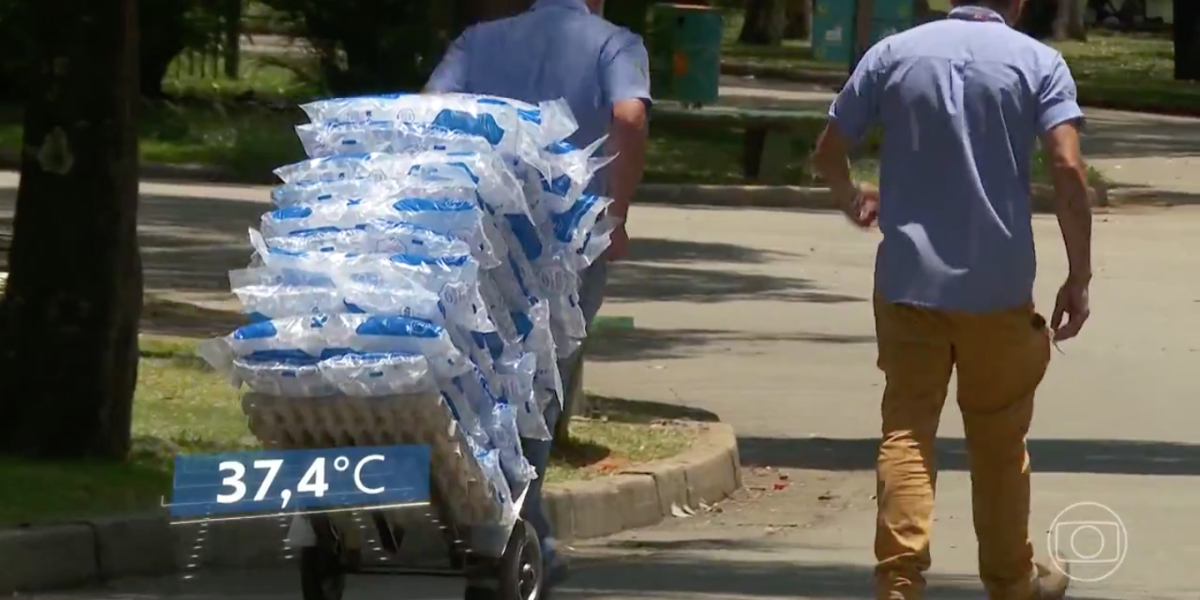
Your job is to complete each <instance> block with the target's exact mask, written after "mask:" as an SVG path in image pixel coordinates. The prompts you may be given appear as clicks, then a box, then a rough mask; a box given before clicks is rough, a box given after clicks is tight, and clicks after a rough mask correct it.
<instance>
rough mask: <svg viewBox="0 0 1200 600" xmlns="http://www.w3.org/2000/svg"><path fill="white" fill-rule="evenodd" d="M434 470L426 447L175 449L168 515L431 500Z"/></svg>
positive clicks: (205, 515) (278, 510) (208, 514)
mask: <svg viewBox="0 0 1200 600" xmlns="http://www.w3.org/2000/svg"><path fill="white" fill-rule="evenodd" d="M429 468H430V467H429V447H428V446H380V447H349V448H328V449H320V450H262V451H255V452H227V453H222V454H188V455H178V456H176V457H175V482H174V486H173V489H172V491H171V516H173V517H177V518H204V517H217V516H222V515H234V514H237V515H249V514H257V513H268V514H275V513H281V512H304V511H319V510H330V509H338V508H352V507H360V506H362V507H367V506H382V505H390V504H406V503H414V502H428V501H429V476H430V473H429Z"/></svg>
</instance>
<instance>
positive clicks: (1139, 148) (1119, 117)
mask: <svg viewBox="0 0 1200 600" xmlns="http://www.w3.org/2000/svg"><path fill="white" fill-rule="evenodd" d="M1084 112H1089V111H1087V110H1085V111H1084ZM1087 119H1088V124H1087V129H1086V131H1085V133H1084V136H1083V140H1082V146H1083V153H1084V156H1086V157H1088V158H1145V157H1147V156H1154V157H1161V158H1174V157H1184V156H1195V155H1197V154H1200V144H1197V143H1196V140H1197V139H1200V120H1196V119H1178V118H1164V117H1158V116H1155V115H1139V114H1135V113H1109V112H1100V113H1095V112H1091V113H1090V114H1088V116H1087Z"/></svg>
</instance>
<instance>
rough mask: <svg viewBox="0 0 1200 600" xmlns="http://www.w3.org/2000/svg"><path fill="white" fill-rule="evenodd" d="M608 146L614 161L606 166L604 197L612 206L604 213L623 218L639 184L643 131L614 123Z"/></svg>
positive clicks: (642, 129)
mask: <svg viewBox="0 0 1200 600" xmlns="http://www.w3.org/2000/svg"><path fill="white" fill-rule="evenodd" d="M609 147H610V148H611V150H612V152H613V153H615V154H616V158H615V159H614V160H613V162H612V164H611V165H609V167H608V169H609V177H608V195H609V196H610V197H611V198H612V199H613V203H612V204H611V205H610V206H609V208H608V213H609V214H610V215H612V216H614V217H617V218H620V219H624V218H625V217H626V215H627V214H628V213H629V204H630V202H632V201H633V193H634V192H635V191H637V187H638V185H640V184H641V183H642V174H643V172H644V171H645V167H646V128H645V126H644V124H643V125H642V126H641V127H638V126H636V125H629V124H620V123H618V124H614V126H613V128H612V132H611V134H610V137H609Z"/></svg>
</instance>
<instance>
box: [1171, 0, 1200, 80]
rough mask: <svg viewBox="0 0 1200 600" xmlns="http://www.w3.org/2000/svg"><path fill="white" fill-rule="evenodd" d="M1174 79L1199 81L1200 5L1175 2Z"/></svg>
mask: <svg viewBox="0 0 1200 600" xmlns="http://www.w3.org/2000/svg"><path fill="white" fill-rule="evenodd" d="M1172 10H1173V11H1174V13H1173V14H1174V21H1175V25H1174V29H1175V79H1178V80H1180V81H1200V3H1197V2H1194V1H1193V2H1183V1H1181V0H1176V1H1175V3H1174V7H1173V9H1172Z"/></svg>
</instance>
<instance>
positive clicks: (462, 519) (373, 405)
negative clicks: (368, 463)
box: [242, 392, 515, 534]
mask: <svg viewBox="0 0 1200 600" xmlns="http://www.w3.org/2000/svg"><path fill="white" fill-rule="evenodd" d="M242 410H243V412H245V414H246V416H247V417H248V418H249V424H250V431H251V432H252V433H253V434H254V435H255V436H256V437H257V438H258V439H259V441H260V442H262V444H263V446H264V447H265V448H269V449H273V450H293V449H315V448H339V447H347V446H395V445H410V444H411V445H422V446H428V447H429V450H430V463H431V464H430V473H431V478H432V480H431V481H430V484H431V487H432V489H433V491H434V492H435V499H436V501H437V502H438V503H439V504H441V506H439V507H438V509H439V512H441V513H443V514H444V515H445V517H446V518H448V519H450V520H452V522H453V524H454V526H455V527H456V528H461V529H463V530H464V532H465V531H469V530H470V529H480V530H494V529H495V528H497V527H503V528H507V527H506V526H509V525H511V523H512V522H513V521H514V517H513V514H514V511H515V509H514V507H513V504H512V499H511V494H510V493H509V491H508V490H507V485H505V489H504V490H500V489H497V486H496V485H495V484H494V483H493V481H492V480H490V479H489V478H488V477H487V476H486V475H485V472H484V470H483V466H482V465H481V464H480V462H479V461H478V460H477V459H476V457H475V455H474V453H473V452H472V451H471V449H470V447H469V446H468V445H467V443H466V436H465V432H464V431H463V430H462V429H461V428H460V427H459V423H458V421H457V420H456V419H455V418H454V415H453V413H452V412H451V410H450V407H449V406H448V405H447V404H446V401H445V400H444V399H443V398H442V397H441V395H440V394H422V395H396V396H381V397H370V398H363V397H352V396H332V397H323V398H284V397H279V396H268V395H265V394H260V393H255V392H249V393H246V394H244V395H243V396H242ZM502 485H504V484H503V483H502ZM389 520H392V519H391V518H390V517H389ZM464 534H465V533H464Z"/></svg>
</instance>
